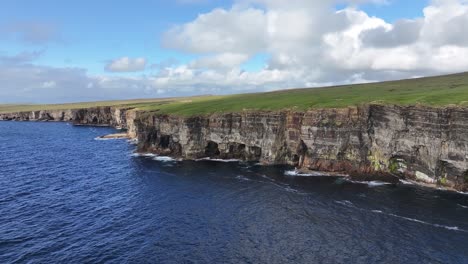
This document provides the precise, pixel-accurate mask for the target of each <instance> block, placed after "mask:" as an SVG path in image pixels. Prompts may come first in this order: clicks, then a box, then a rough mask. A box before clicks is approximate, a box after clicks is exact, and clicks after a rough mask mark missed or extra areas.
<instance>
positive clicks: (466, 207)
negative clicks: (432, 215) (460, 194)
mask: <svg viewBox="0 0 468 264" xmlns="http://www.w3.org/2000/svg"><path fill="white" fill-rule="evenodd" d="M457 205H458V206H460V207H461V208H465V209H468V206H465V205H461V204H457Z"/></svg>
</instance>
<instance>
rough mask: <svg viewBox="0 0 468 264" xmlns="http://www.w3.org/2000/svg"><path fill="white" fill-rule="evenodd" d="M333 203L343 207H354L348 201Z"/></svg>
mask: <svg viewBox="0 0 468 264" xmlns="http://www.w3.org/2000/svg"><path fill="white" fill-rule="evenodd" d="M335 203H337V204H341V205H344V206H348V207H354V204H353V203H352V202H351V201H348V200H343V201H335Z"/></svg>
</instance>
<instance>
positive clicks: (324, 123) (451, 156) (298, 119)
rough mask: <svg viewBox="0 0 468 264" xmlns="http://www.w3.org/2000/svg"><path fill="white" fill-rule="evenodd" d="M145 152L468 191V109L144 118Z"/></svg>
mask: <svg viewBox="0 0 468 264" xmlns="http://www.w3.org/2000/svg"><path fill="white" fill-rule="evenodd" d="M135 127H136V129H137V131H136V136H137V137H138V141H139V150H140V151H142V152H154V153H158V154H163V155H172V156H177V157H181V158H186V159H197V158H205V157H209V158H220V159H231V158H235V159H241V160H258V161H260V162H262V163H264V164H291V165H295V166H297V167H298V168H301V169H308V170H320V171H329V172H345V173H351V174H359V175H379V177H380V176H382V174H385V175H395V176H399V177H405V178H410V179H414V180H418V181H424V182H428V183H436V182H437V183H439V184H442V185H446V186H449V187H455V188H458V189H466V188H467V186H468V172H467V171H468V161H467V160H468V155H467V154H468V129H467V128H468V109H465V108H455V107H453V108H452V107H448V108H431V107H422V106H384V105H369V106H361V107H349V108H343V109H318V110H310V111H306V112H294V111H279V112H244V113H231V114H214V115H210V116H198V117H187V118H184V117H176V116H168V115H158V114H149V113H146V114H142V115H141V116H139V117H138V118H137V119H136V120H135Z"/></svg>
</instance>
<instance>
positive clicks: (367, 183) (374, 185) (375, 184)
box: [346, 179, 391, 187]
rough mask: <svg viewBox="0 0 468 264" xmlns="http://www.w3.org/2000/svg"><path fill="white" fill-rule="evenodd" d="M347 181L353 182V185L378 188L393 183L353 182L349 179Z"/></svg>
mask: <svg viewBox="0 0 468 264" xmlns="http://www.w3.org/2000/svg"><path fill="white" fill-rule="evenodd" d="M346 181H348V182H352V183H357V184H366V185H368V186H369V187H377V186H383V185H389V184H391V183H388V182H382V181H353V180H349V179H347V180H346Z"/></svg>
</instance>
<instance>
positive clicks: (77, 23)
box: [0, 0, 468, 102]
mask: <svg viewBox="0 0 468 264" xmlns="http://www.w3.org/2000/svg"><path fill="white" fill-rule="evenodd" d="M319 2H321V3H319ZM323 2H327V3H328V4H323ZM355 2H357V1H356V0H354V1H352V0H348V1H333V0H326V1H304V0H291V1H278V0H239V1H234V2H233V1H223V0H221V1H209V0H206V1H204V0H179V1H161V0H159V1H158V0H140V1H111V0H102V1H89V0H82V1H58V0H55V1H54V0H42V1H29V0H27V1H26V0H14V1H13V0H4V1H2V8H1V9H0V62H2V60H1V58H2V57H3V64H4V65H3V67H10V68H7V69H13V66H11V65H8V63H10V64H11V61H12V60H14V59H17V58H18V57H20V55H24V54H29V56H28V57H34V58H30V59H29V60H28V61H27V62H22V63H24V64H27V65H29V66H28V67H30V68H31V67H37V68H40V67H44V68H48V69H51V68H52V70H62V69H72V68H73V69H80V70H82V72H85V74H84V75H85V79H86V80H85V79H83V80H81V79H80V82H77V83H76V88H74V89H75V90H79V89H82V88H80V86H83V84H84V83H88V84H87V85H86V86H90V87H96V86H97V84H98V81H99V80H100V82H99V84H100V85H101V86H99V87H100V88H102V94H101V95H100V96H96V98H93V97H92V96H83V99H106V98H109V99H114V98H120V97H123V96H129V97H155V96H174V95H192V94H199V93H207V92H210V93H211V92H212V93H235V92H244V91H253V90H255V91H259V90H273V89H281V88H288V87H291V86H301V87H302V86H320V85H328V84H339V83H351V82H359V81H363V82H365V81H379V80H386V79H392V78H403V77H415V76H422V75H430V74H436V73H444V71H443V70H440V69H438V68H437V67H436V65H434V67H416V66H415V61H420V62H422V61H430V58H423V57H421V56H423V55H424V54H423V55H421V54H422V53H423V51H424V50H425V49H427V48H426V47H425V46H428V47H429V46H431V47H432V46H434V45H433V43H431V41H435V42H437V41H436V40H433V39H431V36H430V34H429V33H427V30H426V31H425V30H424V27H425V26H426V24H427V25H429V24H430V23H432V22H431V21H432V20H430V19H428V18H426V17H425V15H424V13H423V9H424V8H426V7H432V8H434V10H440V11H441V12H452V13H450V14H447V16H448V17H450V15H452V16H453V17H455V18H456V17H460V16H461V17H464V16H465V15H466V14H465V13H463V12H464V11H463V10H464V8H466V2H464V1H461V0H460V1H457V0H438V1H427V0H412V1H404V0H387V1H386V2H385V3H382V1H375V0H374V1H372V0H367V1H365V0H364V1H362V0H361V1H359V3H360V4H359V5H356V4H354V3H355ZM376 2H378V3H376ZM290 3H293V4H292V5H290ZM456 5H458V6H459V8H452V7H453V6H456ZM220 10H221V11H220ZM333 10H337V11H338V12H337V13H333ZM340 10H341V11H343V12H344V13H343V12H342V13H341V15H340V14H339V12H341V11H340ZM454 10H462V11H460V12H461V13H460V14H458V13H457V12H458V11H454ZM327 12H330V14H329V15H328V16H324V18H322V20H319V19H317V20H316V21H314V20H313V19H314V17H317V16H318V15H320V14H322V13H323V14H326V13H327ZM455 13H456V14H455ZM297 14H299V15H297ZM317 14H318V15H317ZM342 14H346V15H345V16H346V18H345V19H344V18H343V17H344V16H343V15H342ZM200 15H201V16H200ZM301 15H304V17H303V18H302V20H300V19H301ZM434 16H435V15H434ZM329 17H332V18H329ZM296 18H297V19H298V21H295V19H296ZM248 19H252V21H249V20H248ZM325 19H326V20H327V21H324V20H325ZM343 19H344V20H343ZM402 19H405V20H408V21H409V22H408V23H406V24H404V23H403V25H402V23H400V22H401V21H402ZM309 20H310V21H309ZM218 21H219V22H218ZM244 21H245V25H241V26H239V24H241V23H243V22H244ZM278 21H279V22H278ZM457 21H458V20H457ZM461 21H462V22H460V23H464V22H463V21H464V20H461ZM467 21H468V20H467ZM442 22H444V21H442ZM442 22H441V25H436V26H435V28H437V27H438V26H440V27H441V29H440V30H441V31H450V28H447V29H445V28H444V26H445V27H447V25H446V24H443V23H442ZM445 22H447V21H445ZM445 22H444V23H445ZM210 23H211V24H210ZM254 23H255V24H254ZM262 23H264V24H262ZM274 23H276V24H274ZM335 23H336V26H337V27H339V28H333V25H335ZM340 23H345V24H343V25H342V24H340ZM447 23H448V22H447ZM272 25H273V28H274V32H273V33H272V32H271V28H272ZM284 25H286V26H284ZM288 25H289V26H290V27H291V28H287V26H288ZM317 25H318V26H317ZM329 25H332V26H330V29H328V27H329ZM369 25H371V26H369ZM352 26H355V27H356V28H359V29H356V30H359V32H358V33H356V34H357V35H356V36H354V37H353V38H352V39H351V38H350V39H349V41H353V42H355V45H354V48H355V49H356V50H354V51H347V53H346V54H350V53H353V54H358V55H357V56H353V58H352V59H353V60H356V61H352V60H350V59H347V60H345V61H343V62H342V63H341V62H339V61H333V62H332V63H330V60H336V57H335V55H336V54H341V53H342V52H345V51H346V49H349V47H346V45H344V43H343V44H339V43H330V40H332V39H336V38H343V39H344V38H348V37H349V31H347V30H349V29H350V28H351V27H352ZM462 26H463V25H462ZM467 26H468V25H467ZM360 27H362V28H360ZM431 27H434V25H431ZM296 29H301V30H302V31H301V32H303V33H300V32H299V31H298V33H297V34H295V30H296ZM325 29H326V30H325ZM413 29H414V30H413ZM255 30H256V31H255ZM304 30H305V31H304ZM252 32H253V33H252ZM256 32H257V33H256ZM346 32H348V33H346ZM449 33H450V32H449ZM243 34H246V35H245V36H244V35H243ZM252 34H253V36H254V37H252ZM255 34H258V36H259V38H258V42H259V43H260V42H261V43H262V44H261V45H260V44H258V45H254V44H255V42H257V39H256V38H255ZM340 34H341V35H340ZM412 35H414V37H412ZM265 36H266V37H265ZM366 36H368V37H366ZM377 37H378V39H380V40H383V42H385V41H386V40H387V39H388V41H387V42H388V43H390V42H392V43H394V44H393V46H392V47H390V46H388V45H384V46H385V47H383V46H376V45H377V42H378V41H377V42H376V41H375V38H377ZM262 38H263V39H262ZM419 38H420V39H419ZM317 39H319V40H317ZM447 39H448V40H447V41H448V42H447V43H442V44H443V45H439V47H437V48H438V50H437V51H436V52H441V53H442V52H451V54H452V53H453V52H456V53H457V52H458V53H459V54H458V55H464V54H465V53H464V52H465V50H464V48H465V46H466V45H465V44H466V43H465V42H464V40H461V41H458V40H456V41H455V40H452V39H454V37H453V36H447ZM288 40H290V43H288ZM368 40H369V41H370V42H369V41H368ZM225 41H227V42H226V43H236V44H235V45H234V46H232V47H231V46H229V45H227V46H226V45H224V47H223V44H221V43H225ZM454 41H455V42H454ZM210 42H211V43H210ZM212 42H219V43H220V45H219V46H216V45H215V44H216V43H214V44H213V43H212ZM264 42H265V43H266V44H265V43H264ZM367 42H369V43H367ZM380 42H382V41H380ZM163 43H165V44H164V45H163ZM297 43H299V44H301V45H302V46H299V44H297ZM367 44H369V46H366V45H367ZM381 44H382V43H381ZM204 45H205V46H206V47H205V46H204ZM340 45H342V46H340ZM402 45H406V46H407V49H406V50H402V47H403V46H402ZM238 46H242V49H240V48H239V50H238V49H237V47H238ZM250 46H252V47H250ZM423 46H424V47H423ZM307 47H310V50H307ZM313 49H315V50H313ZM384 49H387V50H384ZM390 49H391V50H390ZM416 49H419V50H416ZM449 49H450V50H449ZM379 51H382V52H381V53H379ZM32 53H34V54H35V55H34V56H32V55H31V54H32ZM391 53H395V54H399V55H401V56H403V57H402V62H403V64H404V65H395V63H393V64H392V58H393V57H388V58H385V59H384V60H383V61H384V62H378V61H374V62H372V58H369V56H371V57H372V56H374V57H375V58H377V57H379V56H385V54H391ZM412 56H414V58H413V57H412ZM418 56H419V57H418ZM441 56H442V57H443V54H441ZM357 57H358V58H357ZM455 57H456V56H455ZM122 58H128V60H127V62H129V63H130V64H131V63H136V62H135V61H136V60H137V59H141V60H144V62H145V65H140V66H141V67H140V66H135V67H133V68H132V67H131V66H128V65H127V66H128V67H129V68H128V69H129V70H128V71H126V70H125V69H123V70H122V68H119V69H120V70H112V69H114V68H112V67H111V65H112V63H119V62H120V63H122V60H120V59H122ZM315 60H317V61H315ZM312 61H315V62H313V63H312ZM7 62H8V63H7ZM124 62H125V60H124ZM344 64H350V65H348V66H343V65H344ZM364 64H366V65H364ZM377 64H378V65H377ZM380 64H383V65H380ZM340 65H341V66H340ZM457 65H458V64H457ZM127 66H124V67H127ZM464 66H465V65H464V64H462V63H460V65H458V66H457V67H456V68H453V69H450V70H451V71H459V70H463V69H464ZM14 67H19V66H18V63H16V64H15V66H14ZM24 68H27V67H22V68H20V69H24ZM110 69H111V70H110ZM130 69H132V70H130ZM15 70H16V72H17V69H16V68H15ZM29 70H31V69H29ZM301 74H302V75H301ZM207 76H208V77H207ZM301 76H315V77H314V78H312V77H310V78H309V77H308V78H303V79H302V80H301V78H302V77H301ZM107 77H108V78H113V79H112V80H113V82H114V83H113V84H112V85H111V86H112V87H115V86H118V85H117V83H118V81H119V80H121V81H122V82H121V83H126V82H127V85H128V82H130V81H131V80H130V79H138V80H133V82H134V83H132V85H133V86H134V87H139V88H138V89H140V90H139V91H138V92H135V93H134V94H132V93H131V92H125V93H122V92H121V90H119V93H117V92H115V94H113V93H112V90H111V89H110V88H106V87H107V86H106V87H104V85H103V84H102V78H107ZM3 78H4V79H0V82H2V81H3V82H7V81H10V80H9V78H10V76H7V75H6V74H5V76H3ZM13 78H17V76H11V82H16V80H15V79H13ZM70 78H71V79H73V80H75V77H70ZM76 78H78V77H76ZM99 78H100V79H99ZM119 78H120V79H119ZM188 78H191V79H190V81H189V80H188ZM203 78H205V79H203ZM262 78H263V79H262ZM33 79H36V80H39V81H38V83H37V84H34V83H27V84H22V85H24V87H22V86H21V85H20V84H21V82H18V85H17V86H15V87H13V88H15V89H16V90H17V91H21V93H18V94H17V95H16V96H10V97H11V98H10V99H4V100H5V101H15V100H16V101H18V100H19V101H22V99H21V98H22V97H21V96H22V95H21V94H22V93H23V92H25V91H29V92H31V91H32V90H34V89H36V88H35V87H36V86H37V87H39V86H41V87H43V88H52V87H53V88H55V89H58V86H60V85H59V84H60V83H61V82H64V83H66V84H67V86H70V87H72V86H73V84H72V83H71V82H72V81H71V80H68V79H67V80H63V79H60V80H55V79H53V78H51V76H49V75H47V76H45V75H44V76H42V75H41V76H37V77H35V78H33ZM49 79H50V80H49ZM98 79H99V80H98ZM226 79H227V80H229V82H226V83H220V80H226ZM81 81H82V82H81ZM39 82H40V83H39ZM47 84H54V85H47ZM95 84H96V86H95ZM26 86H27V87H26ZM49 86H50V87H49ZM231 86H232V87H237V88H235V89H234V88H233V89H228V87H231ZM172 87H177V90H176V88H172ZM241 87H243V88H241ZM0 89H4V88H0ZM106 89H107V90H106ZM119 89H123V87H120V88H119ZM138 89H137V88H135V91H136V90H138ZM143 90H144V91H145V92H142V91H143ZM58 91H60V90H58ZM105 91H107V92H108V95H106V93H105ZM109 91H110V92H109ZM1 92H2V91H1V90H0V95H2V93H1ZM25 93H26V92H25ZM31 93H32V92H31ZM63 93H64V94H65V93H66V91H65V89H64V90H63ZM3 94H11V91H4V92H3ZM75 96H76V95H75ZM4 98H5V97H4ZM24 98H25V99H24V100H25V101H40V102H42V101H43V100H44V99H42V98H35V97H34V96H33V95H32V94H31V95H28V96H25V97H24ZM65 98H67V97H66V96H62V97H60V98H57V99H51V101H58V100H67V101H70V100H73V99H71V98H67V99H65ZM77 100H79V98H78V99H77Z"/></svg>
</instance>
